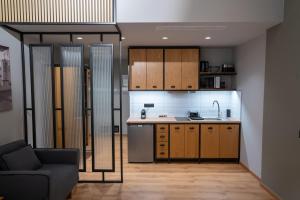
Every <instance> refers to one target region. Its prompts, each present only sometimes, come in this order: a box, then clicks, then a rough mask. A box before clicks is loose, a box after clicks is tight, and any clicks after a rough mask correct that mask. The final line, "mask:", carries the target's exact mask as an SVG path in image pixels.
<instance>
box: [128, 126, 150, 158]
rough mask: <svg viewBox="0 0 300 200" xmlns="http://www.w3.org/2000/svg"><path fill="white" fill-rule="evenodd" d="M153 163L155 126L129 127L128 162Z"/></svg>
mask: <svg viewBox="0 0 300 200" xmlns="http://www.w3.org/2000/svg"><path fill="white" fill-rule="evenodd" d="M153 161H154V152H153V125H128V162H137V163H143V162H153Z"/></svg>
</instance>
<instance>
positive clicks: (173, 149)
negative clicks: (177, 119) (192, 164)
mask: <svg viewBox="0 0 300 200" xmlns="http://www.w3.org/2000/svg"><path fill="white" fill-rule="evenodd" d="M184 135H185V134H184V125H183V124H171V125H170V158H184V145H185V143H184Z"/></svg>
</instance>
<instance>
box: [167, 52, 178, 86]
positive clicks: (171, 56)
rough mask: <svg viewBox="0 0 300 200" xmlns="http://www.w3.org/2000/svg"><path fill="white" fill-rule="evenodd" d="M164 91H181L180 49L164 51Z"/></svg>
mask: <svg viewBox="0 0 300 200" xmlns="http://www.w3.org/2000/svg"><path fill="white" fill-rule="evenodd" d="M165 89H166V90H181V49H166V50H165Z"/></svg>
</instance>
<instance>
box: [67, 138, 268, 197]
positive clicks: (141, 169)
mask: <svg viewBox="0 0 300 200" xmlns="http://www.w3.org/2000/svg"><path fill="white" fill-rule="evenodd" d="M126 139H127V138H126V137H124V150H123V153H124V183H123V184H99V183H82V184H78V185H77V187H76V188H75V189H74V191H73V198H72V200H96V199H97V200H98V199H99V200H148V199H149V200H173V199H174V200H196V199H197V200H274V198H273V197H272V196H271V195H270V194H269V193H267V192H266V191H265V190H264V189H263V188H262V187H261V186H260V184H259V182H258V180H257V179H256V178H254V177H253V176H252V175H251V174H250V173H249V172H248V171H246V170H245V169H244V168H243V167H242V166H241V165H239V164H197V163H189V164H187V163H174V164H167V163H151V164H129V163H128V162H127V140H126ZM91 176H92V175H91Z"/></svg>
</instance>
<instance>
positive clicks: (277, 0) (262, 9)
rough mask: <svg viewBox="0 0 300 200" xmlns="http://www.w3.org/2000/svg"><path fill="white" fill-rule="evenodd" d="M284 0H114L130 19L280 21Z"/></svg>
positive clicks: (124, 19)
mask: <svg viewBox="0 0 300 200" xmlns="http://www.w3.org/2000/svg"><path fill="white" fill-rule="evenodd" d="M283 3H284V0H263V1H262V0H117V14H118V15H117V20H118V22H119V23H130V22H133V23H134V22H257V23H260V22H275V24H276V23H278V22H281V21H282V19H283Z"/></svg>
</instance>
